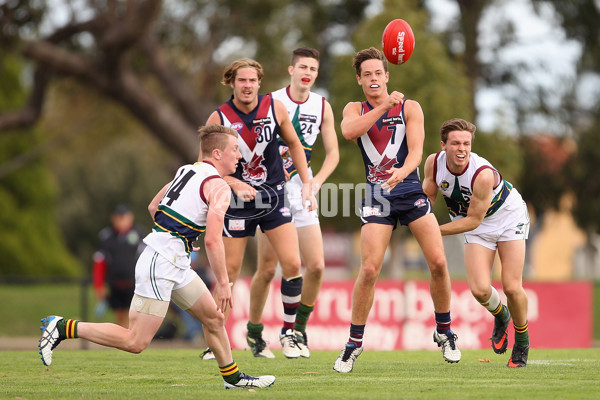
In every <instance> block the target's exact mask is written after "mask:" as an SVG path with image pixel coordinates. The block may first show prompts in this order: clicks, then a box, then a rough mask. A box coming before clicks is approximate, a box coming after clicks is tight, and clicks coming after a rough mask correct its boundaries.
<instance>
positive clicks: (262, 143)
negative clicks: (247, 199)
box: [217, 95, 285, 199]
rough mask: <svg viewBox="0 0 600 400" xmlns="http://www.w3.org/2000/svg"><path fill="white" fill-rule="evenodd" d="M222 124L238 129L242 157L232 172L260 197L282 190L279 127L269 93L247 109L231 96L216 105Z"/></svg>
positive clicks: (283, 177) (283, 178) (269, 196)
mask: <svg viewBox="0 0 600 400" xmlns="http://www.w3.org/2000/svg"><path fill="white" fill-rule="evenodd" d="M217 111H218V113H219V116H220V118H221V124H222V125H223V126H227V127H230V128H232V129H234V130H235V131H237V133H238V135H239V136H238V144H239V146H240V153H242V159H241V160H240V162H239V164H238V167H237V170H236V171H235V173H234V174H233V175H232V176H234V177H236V178H237V179H240V180H242V181H244V182H246V183H248V184H250V185H252V186H253V187H254V188H256V189H257V190H258V191H259V195H260V196H262V197H263V198H264V199H268V198H272V197H273V195H275V194H277V195H279V194H283V187H284V184H285V175H284V173H283V161H282V160H281V155H280V154H279V143H278V142H277V137H278V135H279V131H280V127H279V123H278V122H277V118H276V116H275V107H274V105H273V101H272V99H271V97H270V96H265V95H259V96H258V105H257V106H256V108H255V109H254V110H252V111H251V112H250V113H248V114H246V113H244V112H242V111H240V110H239V109H238V108H237V107H236V106H235V105H234V104H233V96H232V97H231V99H229V100H228V101H227V102H226V103H224V104H222V105H221V106H220V107H219V108H217Z"/></svg>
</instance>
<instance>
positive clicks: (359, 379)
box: [0, 348, 600, 400]
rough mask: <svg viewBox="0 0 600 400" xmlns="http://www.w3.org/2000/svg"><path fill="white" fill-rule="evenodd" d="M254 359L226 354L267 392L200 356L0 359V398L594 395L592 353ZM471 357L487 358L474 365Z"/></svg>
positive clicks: (595, 353)
mask: <svg viewBox="0 0 600 400" xmlns="http://www.w3.org/2000/svg"><path fill="white" fill-rule="evenodd" d="M274 353H275V354H276V356H277V358H276V359H274V360H267V359H255V358H253V357H252V355H251V353H250V352H249V351H234V357H235V359H236V361H237V363H238V365H239V366H240V368H241V370H242V371H244V372H247V373H250V374H273V375H275V376H276V377H277V381H276V382H275V384H274V385H273V386H272V387H270V388H266V389H257V390H256V391H255V392H249V391H246V390H227V391H226V390H225V389H224V388H223V384H222V380H221V378H220V377H219V374H218V369H217V365H216V362H214V361H202V360H200V358H199V354H200V351H199V350H162V349H149V350H146V351H145V352H143V353H142V354H139V355H133V354H128V353H124V352H120V351H117V350H89V351H83V350H63V351H60V348H58V349H57V351H56V352H55V353H54V359H53V364H52V366H50V367H49V368H47V367H45V366H43V365H42V363H41V361H40V359H39V356H38V354H37V353H36V352H35V351H5V352H2V354H1V356H0V398H2V399H15V398H22V399H44V400H48V399H73V398H99V399H144V400H147V399H153V400H154V399H177V400H184V399H198V398H204V399H211V398H219V399H228V398H235V399H239V398H250V397H252V398H261V399H262V398H267V399H303V400H304V399H318V400H323V399H391V398H394V399H396V398H405V399H440V398H443V399H506V398H516V399H534V398H537V399H548V398H556V399H595V398H597V397H598V393H600V381H599V380H598V371H599V370H600V349H571V350H539V349H532V351H531V353H530V363H529V365H528V366H527V368H521V369H509V368H507V367H506V362H507V359H508V354H505V355H501V356H499V355H495V354H493V353H492V352H491V350H464V351H463V359H462V361H461V362H460V363H458V364H447V363H445V362H444V361H443V360H442V357H441V354H440V352H439V351H389V352H383V351H368V350H367V351H365V352H363V354H362V355H361V356H360V357H359V358H358V360H357V362H356V364H355V368H354V371H353V372H351V373H349V374H339V373H337V372H335V371H333V370H332V366H333V362H334V360H335V358H336V357H337V355H338V352H334V351H313V353H312V356H311V358H310V359H299V360H287V359H285V358H283V356H282V354H281V351H277V350H276V351H274ZM479 359H489V360H491V361H490V362H481V361H479Z"/></svg>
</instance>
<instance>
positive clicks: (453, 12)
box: [427, 0, 593, 133]
mask: <svg viewBox="0 0 600 400" xmlns="http://www.w3.org/2000/svg"><path fill="white" fill-rule="evenodd" d="M427 5H428V7H429V8H430V11H431V13H432V25H433V28H434V29H439V30H442V29H443V28H444V27H445V26H446V25H447V24H449V23H454V21H455V20H456V19H457V16H458V13H459V9H458V6H457V5H456V2H455V1H452V0H427ZM502 19H504V20H508V21H512V22H513V23H514V26H515V28H516V32H515V35H516V39H517V40H516V42H515V43H514V44H513V45H510V46H506V47H505V48H503V49H502V50H501V51H500V53H499V54H498V55H499V56H500V59H501V60H502V62H507V63H514V64H516V63H524V64H526V65H527V66H528V68H527V69H526V71H525V72H523V73H522V74H521V77H520V79H521V80H522V83H523V85H524V86H525V87H527V86H529V87H532V88H533V87H534V86H535V85H540V86H541V87H543V88H545V89H547V90H548V91H549V92H554V93H557V92H558V93H565V92H566V91H568V90H570V89H571V88H572V87H573V85H574V84H575V77H576V69H575V67H576V61H577V59H578V58H579V56H580V54H581V47H580V45H579V44H578V43H576V42H574V41H568V40H567V39H566V35H565V33H564V32H563V31H562V29H561V27H560V23H559V22H558V20H557V19H556V16H555V15H554V11H553V9H552V8H551V7H543V8H542V11H541V14H537V13H536V12H535V11H534V9H533V7H532V5H531V2H530V1H529V0H504V1H501V2H496V5H495V6H492V7H491V8H490V9H488V10H487V12H486V13H485V15H484V17H483V20H482V21H481V24H480V30H481V36H480V47H481V49H482V50H481V54H480V56H481V59H482V61H484V62H489V61H492V60H493V59H494V58H493V57H495V56H494V55H492V53H491V52H490V51H489V50H487V49H489V48H490V47H491V45H493V44H494V42H495V41H497V40H498V35H497V34H496V33H495V32H494V31H493V27H494V24H495V23H496V22H497V21H498V20H502ZM587 87H590V86H587ZM520 95H522V94H521V93H519V91H518V89H517V88H515V87H504V88H480V89H479V90H478V92H477V95H476V99H475V102H476V106H477V109H478V111H479V118H478V120H477V121H476V123H477V125H478V127H479V128H480V129H481V130H485V131H491V130H493V129H494V128H500V129H501V130H502V131H504V132H506V133H516V132H517V127H516V122H515V117H516V112H515V111H516V110H515V103H514V101H513V100H512V99H514V98H516V97H518V96H520ZM581 95H582V96H592V95H593V94H592V93H581ZM560 98H561V96H560V95H558V96H556V97H554V98H548V101H549V102H550V103H551V104H554V105H556V106H558V105H559V103H558V101H559V99H560ZM531 124H533V125H534V126H532V127H531V128H532V129H534V130H549V131H552V130H553V129H555V128H558V127H556V126H555V125H554V122H553V121H551V120H548V119H542V120H540V119H537V118H534V119H533V120H532V121H531Z"/></svg>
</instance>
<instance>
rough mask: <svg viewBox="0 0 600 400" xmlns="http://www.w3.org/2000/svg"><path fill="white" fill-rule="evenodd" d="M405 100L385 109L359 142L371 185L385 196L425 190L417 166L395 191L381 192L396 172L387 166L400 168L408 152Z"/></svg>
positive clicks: (365, 109)
mask: <svg viewBox="0 0 600 400" xmlns="http://www.w3.org/2000/svg"><path fill="white" fill-rule="evenodd" d="M404 104H405V102H403V103H402V104H399V105H397V106H396V107H394V108H392V109H390V110H388V111H387V112H386V113H384V114H383V115H382V116H381V117H380V118H379V119H378V120H377V122H376V123H375V124H374V125H373V126H372V127H371V128H370V129H369V130H368V131H367V133H366V134H365V135H362V136H360V137H359V138H358V140H357V143H358V147H359V148H360V152H361V154H362V157H363V162H364V163H365V174H366V176H367V184H368V185H369V186H371V189H372V190H373V191H374V192H373V193H375V191H377V193H381V195H383V196H384V197H390V196H398V195H404V194H408V193H413V192H417V191H421V190H422V186H421V180H420V178H419V169H418V168H415V170H414V171H412V172H411V173H410V174H408V176H407V177H406V178H404V180H403V181H402V182H400V183H399V184H398V185H396V186H395V187H394V189H392V191H391V193H388V192H387V191H383V193H382V192H381V188H380V186H381V184H382V183H384V182H385V181H387V180H388V179H389V178H390V177H391V176H392V175H391V174H390V173H388V172H386V171H387V170H389V169H391V168H392V167H395V168H400V167H402V166H403V165H404V161H405V160H406V157H407V156H408V144H407V141H406V118H405V116H404ZM372 109H373V106H371V104H369V102H367V101H364V102H363V103H362V111H361V114H362V115H364V114H366V113H368V112H369V111H371V110H372Z"/></svg>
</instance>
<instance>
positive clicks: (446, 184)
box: [440, 181, 450, 190]
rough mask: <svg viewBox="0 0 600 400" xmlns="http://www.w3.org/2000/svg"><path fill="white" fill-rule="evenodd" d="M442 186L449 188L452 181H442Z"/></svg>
mask: <svg viewBox="0 0 600 400" xmlns="http://www.w3.org/2000/svg"><path fill="white" fill-rule="evenodd" d="M440 187H441V188H442V190H448V188H449V187H450V183H448V181H442V183H440Z"/></svg>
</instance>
